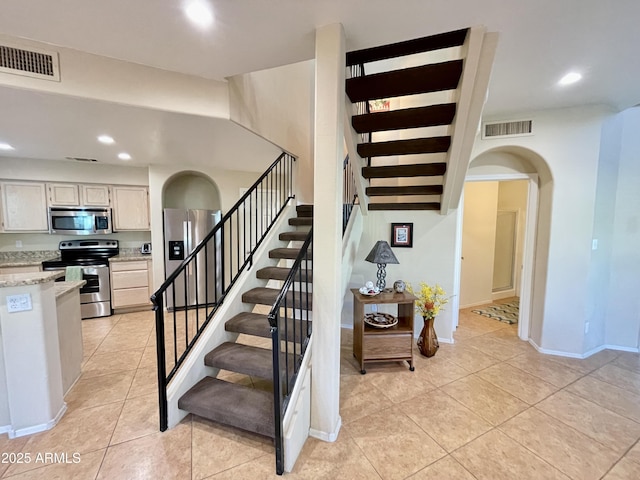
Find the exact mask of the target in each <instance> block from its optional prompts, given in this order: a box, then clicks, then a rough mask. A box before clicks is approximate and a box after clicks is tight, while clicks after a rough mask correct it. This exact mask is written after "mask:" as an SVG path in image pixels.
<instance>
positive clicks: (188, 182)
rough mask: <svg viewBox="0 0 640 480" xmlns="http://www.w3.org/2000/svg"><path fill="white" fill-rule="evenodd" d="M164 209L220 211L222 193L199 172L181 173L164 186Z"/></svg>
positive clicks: (211, 181)
mask: <svg viewBox="0 0 640 480" xmlns="http://www.w3.org/2000/svg"><path fill="white" fill-rule="evenodd" d="M162 206H163V208H183V209H200V210H220V209H221V203H220V191H219V190H218V186H217V185H216V183H215V182H214V181H213V180H211V179H210V178H209V177H207V176H206V175H204V174H202V173H199V172H192V171H185V172H180V173H177V174H175V175H173V176H172V177H170V178H169V179H167V181H166V182H165V184H164V188H163V192H162Z"/></svg>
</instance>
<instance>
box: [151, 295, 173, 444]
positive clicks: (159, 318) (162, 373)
mask: <svg viewBox="0 0 640 480" xmlns="http://www.w3.org/2000/svg"><path fill="white" fill-rule="evenodd" d="M151 301H152V302H153V310H154V312H155V316H156V355H157V361H158V410H159V417H160V431H161V432H164V431H165V430H166V429H167V426H168V423H169V422H168V411H167V367H166V363H165V346H164V305H163V303H164V302H163V297H162V294H161V295H156V294H154V295H152V296H151Z"/></svg>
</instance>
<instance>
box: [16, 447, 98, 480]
mask: <svg viewBox="0 0 640 480" xmlns="http://www.w3.org/2000/svg"><path fill="white" fill-rule="evenodd" d="M106 451H107V450H106V449H102V450H97V451H95V452H89V453H83V454H76V455H75V456H74V454H73V453H69V452H64V453H63V454H62V455H59V456H58V457H57V461H56V463H53V464H51V465H46V466H43V463H41V462H40V461H39V459H44V458H45V456H44V454H43V455H42V456H40V457H36V456H32V459H33V462H34V463H37V464H38V465H39V468H35V469H34V470H29V471H27V472H23V473H18V474H17V475H13V476H11V477H9V478H11V479H12V480H44V479H46V480H88V479H94V478H96V475H97V474H98V469H99V468H100V465H101V464H102V459H103V458H104V454H105V452H106ZM49 453H53V454H57V453H61V452H60V451H59V450H57V451H54V452H49Z"/></svg>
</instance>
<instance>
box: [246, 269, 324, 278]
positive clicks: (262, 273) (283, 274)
mask: <svg viewBox="0 0 640 480" xmlns="http://www.w3.org/2000/svg"><path fill="white" fill-rule="evenodd" d="M289 272H291V269H290V268H286V267H265V268H261V269H260V270H258V271H257V272H256V277H257V278H262V279H265V280H286V279H287V277H288V276H289ZM300 275H301V277H297V278H302V280H307V279H308V280H309V281H311V279H312V276H313V273H312V272H311V270H309V271H307V270H301V271H300Z"/></svg>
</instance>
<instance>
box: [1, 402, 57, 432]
mask: <svg viewBox="0 0 640 480" xmlns="http://www.w3.org/2000/svg"><path fill="white" fill-rule="evenodd" d="M66 411H67V404H66V403H63V404H62V407H61V408H60V411H59V412H58V414H57V415H56V416H55V417H54V418H53V419H52V420H49V421H48V422H47V423H41V424H40V425H32V426H30V427H26V428H19V429H18V430H13V429H12V428H11V426H9V430H8V434H9V438H18V437H24V436H25V435H33V434H34V433H39V432H44V431H46V430H51V429H52V428H53V427H55V426H56V424H57V423H58V422H59V421H60V419H61V418H62V416H63V415H64V414H65V412H66Z"/></svg>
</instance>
